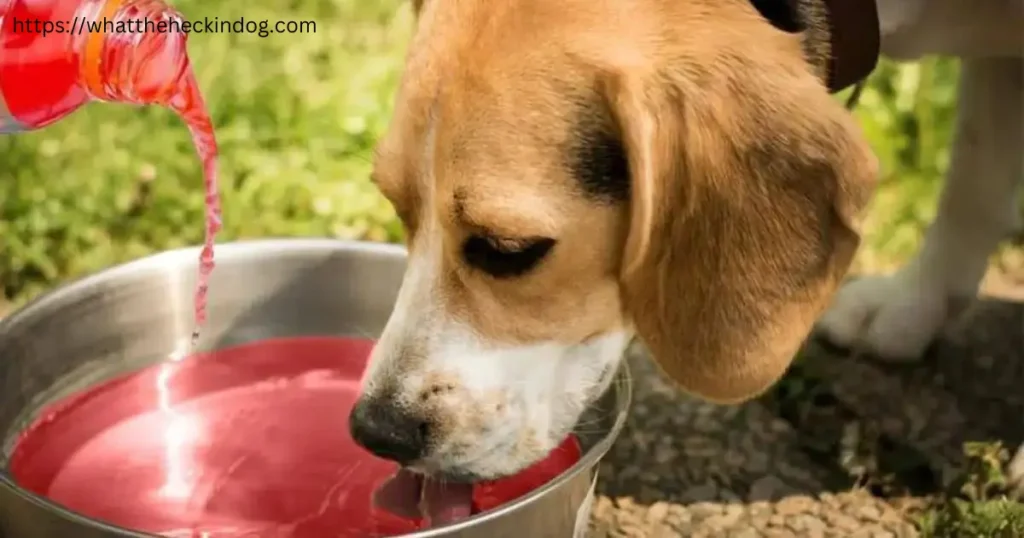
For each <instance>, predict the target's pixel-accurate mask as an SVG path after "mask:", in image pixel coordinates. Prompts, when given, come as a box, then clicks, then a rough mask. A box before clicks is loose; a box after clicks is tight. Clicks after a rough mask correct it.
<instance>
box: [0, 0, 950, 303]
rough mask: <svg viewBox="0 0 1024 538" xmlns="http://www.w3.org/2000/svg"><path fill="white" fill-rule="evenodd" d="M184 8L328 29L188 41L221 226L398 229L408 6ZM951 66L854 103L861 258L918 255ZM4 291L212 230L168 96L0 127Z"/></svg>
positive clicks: (345, 1)
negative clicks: (876, 185)
mask: <svg viewBox="0 0 1024 538" xmlns="http://www.w3.org/2000/svg"><path fill="white" fill-rule="evenodd" d="M175 5H176V7H178V8H179V9H180V10H181V11H182V12H183V13H184V14H185V15H186V17H188V18H190V19H192V20H198V19H200V18H202V17H211V18H212V17H218V18H220V19H221V20H233V19H236V18H240V17H244V18H245V19H247V20H261V19H269V20H271V21H277V20H312V21H315V22H316V32H315V33H307V34H292V35H272V36H269V37H267V38H261V37H259V36H258V35H254V34H192V35H191V37H190V41H189V50H190V52H191V56H192V59H193V63H194V65H195V68H196V70H197V76H198V78H199V81H200V84H201V86H202V88H203V89H204V92H205V94H206V99H207V102H208V104H209V106H210V109H211V113H212V116H213V120H214V123H215V125H216V126H217V134H218V137H219V140H220V144H221V148H222V152H223V160H222V163H221V166H220V170H221V181H222V192H223V194H224V206H225V212H224V222H225V228H224V231H223V232H222V234H221V236H220V237H219V239H220V240H221V241H229V240H232V239H236V238H251V237H261V236H327V237H343V238H360V239H369V240H379V241H393V240H396V239H398V238H399V237H400V229H399V226H398V225H397V223H396V222H395V219H394V215H393V213H392V210H391V208H390V207H389V206H388V204H387V203H386V201H385V200H384V199H383V198H382V197H381V196H380V195H379V194H378V193H377V192H376V191H375V190H374V189H373V188H372V186H371V185H370V183H369V181H368V173H369V168H370V161H369V154H370V151H371V148H372V145H373V142H374V140H375V139H376V138H377V137H378V136H379V135H380V133H381V132H382V130H383V129H384V128H385V124H386V120H387V118H388V114H389V110H390V107H391V103H392V99H393V92H394V89H395V86H396V83H397V81H398V77H399V75H400V69H401V64H402V60H403V58H404V50H405V46H406V43H407V40H408V38H409V36H410V33H411V28H412V14H411V10H410V8H409V6H408V5H407V2H405V1H403V0H317V1H313V0H254V1H252V2H234V3H232V2H228V3H210V2H203V1H200V0H178V1H177V2H175ZM955 71H956V66H955V64H953V63H951V62H948V61H927V62H923V63H920V64H909V65H902V66H895V65H892V64H889V63H883V64H882V65H881V67H880V68H879V70H878V71H877V72H876V74H875V75H874V76H873V77H872V79H871V84H870V86H869V87H868V88H867V89H866V91H865V92H864V94H863V96H862V98H861V104H860V106H859V107H858V109H857V111H856V115H857V117H858V118H859V119H860V120H861V122H862V124H863V125H864V128H865V130H866V132H867V135H868V137H869V138H870V140H871V142H872V145H873V146H874V148H875V149H876V150H877V151H878V154H879V155H880V156H881V158H882V162H883V166H884V169H885V177H884V179H883V183H882V186H881V188H880V189H879V191H878V194H877V197H876V200H875V204H874V211H873V212H872V217H871V219H870V220H869V222H868V235H867V238H866V239H867V244H866V246H865V248H864V249H863V250H862V252H861V255H860V257H859V259H858V269H869V270H886V269H890V268H892V267H893V266H894V265H896V264H897V263H899V262H900V261H901V260H903V259H905V257H906V255H907V254H908V253H909V252H911V251H912V250H913V248H914V245H916V243H917V241H918V240H919V238H920V236H921V233H922V223H923V222H926V221H927V220H928V219H929V218H930V216H931V212H932V210H933V207H934V199H935V194H936V185H937V179H938V178H939V176H940V174H941V172H942V170H943V169H944V168H945V166H946V163H947V161H948V155H947V152H946V147H947V143H948V140H949V135H950V124H951V117H952V110H953V106H952V105H953V98H954V93H955V88H954V83H953V82H954V79H955ZM0 162H2V163H4V165H3V167H2V169H0V238H2V239H0V242H2V245H3V251H4V256H3V257H2V258H0V292H2V295H0V303H2V302H3V301H4V300H7V301H13V302H21V301H23V300H25V299H26V298H27V297H31V296H33V295H35V294H37V293H38V292H40V291H41V290H43V289H45V288H47V287H49V286H52V285H53V284H55V283H58V282H60V281H62V280H65V279H67V278H70V277H74V276H78V275H81V274H83V273H87V272H91V271H95V270H98V269H101V268H103V267H104V266H108V265H110V264H114V263H118V262H121V261H124V260H127V259H131V258H136V257H139V256H142V255H145V254H148V253H151V252H153V251H156V250H161V249H166V248H173V247H178V246H183V245H189V244H195V243H197V242H199V241H200V240H201V237H202V225H201V217H202V206H201V204H202V197H201V196H199V195H198V193H199V192H200V174H199V167H198V163H197V161H196V159H195V157H194V154H193V150H192V147H191V145H190V142H189V140H188V138H187V134H186V131H185V129H184V128H183V127H182V125H181V124H180V122H179V121H178V120H177V118H175V117H174V116H173V115H172V114H171V113H170V112H168V111H167V110H163V109H158V108H141V109H140V108H135V107H130V106H125V105H112V104H91V105H88V106H86V107H84V108H83V109H82V110H80V111H78V112H76V113H75V114H74V115H73V116H71V117H69V118H67V119H65V120H63V121H61V122H59V123H57V124H55V125H53V126H51V127H48V128H45V129H42V130H40V131H37V132H31V133H26V134H21V135H18V136H4V137H0Z"/></svg>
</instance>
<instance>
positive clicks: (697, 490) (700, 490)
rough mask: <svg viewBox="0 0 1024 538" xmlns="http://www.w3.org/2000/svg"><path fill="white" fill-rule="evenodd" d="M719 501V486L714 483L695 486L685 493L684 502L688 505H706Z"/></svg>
mask: <svg viewBox="0 0 1024 538" xmlns="http://www.w3.org/2000/svg"><path fill="white" fill-rule="evenodd" d="M716 499H718V486H716V485H715V484H714V483H713V482H707V483H705V484H702V485H699V486H694V487H691V488H689V489H687V490H686V491H684V492H683V495H682V500H683V502H686V503H698V504H704V503H706V502H708V501H713V500H716Z"/></svg>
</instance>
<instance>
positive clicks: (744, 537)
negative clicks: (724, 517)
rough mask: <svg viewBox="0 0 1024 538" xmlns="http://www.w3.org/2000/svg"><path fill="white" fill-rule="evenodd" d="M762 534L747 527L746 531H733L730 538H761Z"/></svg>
mask: <svg viewBox="0 0 1024 538" xmlns="http://www.w3.org/2000/svg"><path fill="white" fill-rule="evenodd" d="M760 536H761V534H760V533H758V532H757V530H755V529H752V528H750V527H747V528H745V529H739V530H735V531H732V533H730V534H729V538H760Z"/></svg>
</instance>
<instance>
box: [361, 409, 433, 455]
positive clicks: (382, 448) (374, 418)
mask: <svg viewBox="0 0 1024 538" xmlns="http://www.w3.org/2000/svg"><path fill="white" fill-rule="evenodd" d="M348 427H349V432H350V433H351V435H352V439H353V440H354V441H355V442H356V443H358V444H359V445H360V446H362V447H363V448H365V449H366V450H369V451H370V452H372V453H374V454H376V455H378V456H380V457H382V458H385V459H389V460H392V461H395V462H398V463H399V464H400V465H407V464H410V463H412V462H414V461H416V460H418V459H420V458H421V457H423V453H424V452H425V451H426V448H427V422H426V421H424V420H422V419H421V418H419V417H417V416H415V415H414V414H413V413H411V412H409V411H408V410H407V409H405V408H403V407H401V406H398V405H396V404H394V403H392V402H390V401H388V400H386V399H383V398H374V397H370V398H360V399H359V401H357V402H356V405H355V407H354V408H352V413H351V414H350V415H349V417H348Z"/></svg>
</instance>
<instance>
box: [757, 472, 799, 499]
mask: <svg viewBox="0 0 1024 538" xmlns="http://www.w3.org/2000/svg"><path fill="white" fill-rule="evenodd" d="M788 489H789V486H787V485H786V483H785V482H783V481H782V480H781V479H780V478H779V477H777V476H775V475H767V476H763V477H761V478H758V479H757V480H755V481H754V483H753V484H751V485H750V491H749V493H748V494H747V498H748V499H749V500H751V501H770V500H774V499H776V498H778V497H779V496H781V495H782V494H783V493H785V492H786V491H787V490H788Z"/></svg>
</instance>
